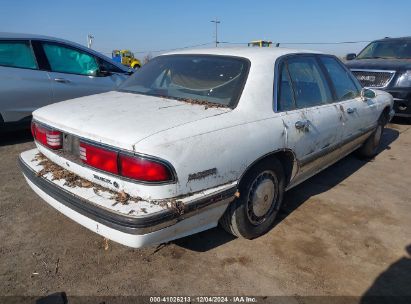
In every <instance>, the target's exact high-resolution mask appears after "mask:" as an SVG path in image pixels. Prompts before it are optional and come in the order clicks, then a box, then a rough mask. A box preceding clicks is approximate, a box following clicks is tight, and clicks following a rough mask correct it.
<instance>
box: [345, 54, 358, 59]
mask: <svg viewBox="0 0 411 304" xmlns="http://www.w3.org/2000/svg"><path fill="white" fill-rule="evenodd" d="M356 57H357V54H355V53H350V54H347V56H345V59H346V60H353V59H355V58H356Z"/></svg>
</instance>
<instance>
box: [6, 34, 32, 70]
mask: <svg viewBox="0 0 411 304" xmlns="http://www.w3.org/2000/svg"><path fill="white" fill-rule="evenodd" d="M0 65H2V66H7V67H13V68H25V69H37V64H36V59H35V57H34V54H33V51H32V49H31V46H30V43H29V42H28V41H0Z"/></svg>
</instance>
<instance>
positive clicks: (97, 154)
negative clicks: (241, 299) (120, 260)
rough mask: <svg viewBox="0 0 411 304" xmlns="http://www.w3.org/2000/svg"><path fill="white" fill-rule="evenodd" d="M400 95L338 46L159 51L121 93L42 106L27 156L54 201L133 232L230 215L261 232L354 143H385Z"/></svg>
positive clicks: (155, 233)
mask: <svg viewBox="0 0 411 304" xmlns="http://www.w3.org/2000/svg"><path fill="white" fill-rule="evenodd" d="M392 106H393V100H392V97H391V95H389V94H387V93H385V92H382V91H376V90H365V89H362V88H361V86H360V85H359V83H358V82H357V80H356V78H355V77H353V76H352V75H351V73H350V72H349V70H347V69H346V68H345V66H344V65H343V64H342V63H341V62H340V61H339V60H338V59H337V58H336V57H334V56H331V55H324V54H319V53H315V52H309V51H299V50H289V49H282V48H263V49H254V48H238V49H230V48H220V49H204V50H199V49H197V50H186V51H182V52H175V53H171V54H167V55H163V56H159V57H156V58H154V59H153V60H152V61H150V62H149V63H148V64H146V65H145V66H143V68H141V70H139V71H138V72H137V73H135V74H134V75H133V76H131V77H130V78H129V79H128V80H127V81H126V82H125V83H124V84H123V85H122V86H121V88H120V89H119V90H118V91H113V92H108V93H103V94H99V95H93V96H89V97H82V98H77V99H73V100H69V101H64V102H61V103H58V104H53V105H50V106H46V107H44V108H41V109H39V110H36V111H35V112H34V113H33V123H32V132H33V135H34V138H35V142H36V145H37V148H36V149H33V150H30V151H26V152H23V153H22V154H21V155H20V164H21V167H22V170H23V174H24V176H25V178H26V179H27V182H28V184H29V185H30V187H32V188H33V190H34V191H35V192H36V193H37V194H38V195H39V196H40V197H42V198H43V199H44V200H45V201H46V202H47V203H49V204H50V205H51V206H53V207H54V208H56V209H57V210H59V211H60V212H61V213H63V214H65V215H66V216H68V217H69V218H71V219H73V220H74V221H76V222H78V223H80V224H81V225H83V226H85V227H87V228H89V229H90V230H92V231H94V232H96V233H98V234H100V235H102V236H104V237H106V238H108V239H111V240H114V241H116V242H119V243H121V244H124V245H127V246H131V247H142V246H144V245H148V244H159V243H163V242H167V241H170V240H173V239H176V238H180V237H183V236H186V235H190V234H193V233H197V232H200V231H203V230H206V229H209V228H212V227H215V226H217V225H218V223H221V225H222V226H223V227H224V228H225V229H226V230H227V231H229V232H231V233H232V234H234V235H236V236H239V237H244V238H248V239H252V238H255V237H258V236H260V235H262V234H264V233H266V232H267V231H269V230H270V228H271V227H272V225H273V222H274V219H275V218H276V215H277V213H278V210H279V209H280V207H281V203H282V201H283V197H284V193H285V191H286V190H288V189H291V188H292V187H294V186H296V185H297V184H299V183H301V182H302V181H304V180H306V179H307V178H309V177H311V176H312V175H314V174H316V173H318V172H319V171H321V170H322V169H324V168H326V167H328V166H330V165H331V164H333V163H335V162H336V161H338V160H339V159H341V158H342V157H344V156H345V155H347V154H348V153H351V152H352V151H354V150H358V151H359V152H360V153H361V154H362V155H363V156H366V157H372V156H374V155H375V154H376V151H377V148H378V145H379V143H380V139H381V135H382V132H383V128H384V126H385V124H386V123H387V122H388V121H389V120H390V119H391V117H392V115H393V111H392Z"/></svg>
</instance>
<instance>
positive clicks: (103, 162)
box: [80, 141, 173, 182]
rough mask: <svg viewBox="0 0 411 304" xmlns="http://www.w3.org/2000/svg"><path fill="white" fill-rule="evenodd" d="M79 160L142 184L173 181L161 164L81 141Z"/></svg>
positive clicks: (166, 168) (167, 169)
mask: <svg viewBox="0 0 411 304" xmlns="http://www.w3.org/2000/svg"><path fill="white" fill-rule="evenodd" d="M80 158H81V160H82V161H83V162H84V163H85V164H87V165H89V166H91V167H94V168H97V169H100V170H103V171H107V172H110V173H113V174H117V175H121V176H124V177H127V178H131V179H135V180H139V181H143V182H167V181H172V180H173V174H172V173H171V171H170V169H169V167H168V166H166V165H164V164H162V163H161V162H158V161H152V160H150V159H146V158H143V157H136V156H131V155H125V154H122V153H119V152H117V151H113V150H109V149H105V148H101V147H98V146H95V145H92V144H88V143H85V142H82V141H81V142H80Z"/></svg>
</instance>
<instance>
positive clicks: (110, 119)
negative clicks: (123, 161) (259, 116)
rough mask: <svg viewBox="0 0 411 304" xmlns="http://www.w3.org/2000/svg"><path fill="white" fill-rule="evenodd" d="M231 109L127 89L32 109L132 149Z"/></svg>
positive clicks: (59, 125)
mask: <svg viewBox="0 0 411 304" xmlns="http://www.w3.org/2000/svg"><path fill="white" fill-rule="evenodd" d="M229 111H231V109H229V108H214V107H208V106H204V105H198V104H190V103H188V102H184V101H178V100H172V99H166V98H162V97H153V96H146V95H140V94H133V93H127V92H118V91H112V92H108V93H103V94H98V95H92V96H87V97H81V98H77V99H73V100H68V101H63V102H60V103H57V104H53V105H50V106H47V107H44V108H41V109H39V110H36V111H35V112H34V113H33V118H34V119H35V120H37V121H39V122H41V123H44V124H46V125H49V126H51V127H54V128H56V129H60V130H61V131H63V132H65V133H68V134H74V135H76V136H78V137H81V138H85V139H88V140H92V141H96V142H100V143H103V144H106V145H111V146H115V147H118V148H121V149H126V150H133V147H134V144H136V143H137V142H139V141H141V140H142V139H145V138H147V137H149V136H151V135H153V134H156V133H159V132H161V131H165V130H168V129H171V128H174V127H177V126H181V125H184V124H188V123H191V122H194V121H198V120H201V119H206V118H207V117H211V116H216V115H221V114H224V113H227V112H229Z"/></svg>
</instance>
